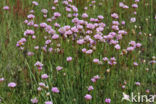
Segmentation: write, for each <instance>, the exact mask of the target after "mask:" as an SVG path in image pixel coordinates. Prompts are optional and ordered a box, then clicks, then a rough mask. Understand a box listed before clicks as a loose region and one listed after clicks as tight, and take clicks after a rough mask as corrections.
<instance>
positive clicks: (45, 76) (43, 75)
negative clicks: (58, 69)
mask: <svg viewBox="0 0 156 104" xmlns="http://www.w3.org/2000/svg"><path fill="white" fill-rule="evenodd" d="M41 77H42V79H47V78H48V77H49V76H48V75H47V74H42V76H41Z"/></svg>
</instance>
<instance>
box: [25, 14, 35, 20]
mask: <svg viewBox="0 0 156 104" xmlns="http://www.w3.org/2000/svg"><path fill="white" fill-rule="evenodd" d="M27 18H28V19H33V18H35V16H34V15H33V14H29V15H28V16H27Z"/></svg>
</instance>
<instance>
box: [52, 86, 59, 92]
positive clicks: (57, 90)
mask: <svg viewBox="0 0 156 104" xmlns="http://www.w3.org/2000/svg"><path fill="white" fill-rule="evenodd" d="M51 91H52V92H53V93H59V92H60V91H59V89H58V88H57V87H52V89H51Z"/></svg>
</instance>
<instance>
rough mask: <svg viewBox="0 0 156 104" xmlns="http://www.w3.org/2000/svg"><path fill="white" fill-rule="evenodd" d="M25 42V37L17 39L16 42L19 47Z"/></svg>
mask: <svg viewBox="0 0 156 104" xmlns="http://www.w3.org/2000/svg"><path fill="white" fill-rule="evenodd" d="M25 42H26V39H25V38H22V39H21V40H19V41H18V42H17V44H16V46H17V47H20V46H22V45H24V43H25Z"/></svg>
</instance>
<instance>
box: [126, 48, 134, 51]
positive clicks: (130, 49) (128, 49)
mask: <svg viewBox="0 0 156 104" xmlns="http://www.w3.org/2000/svg"><path fill="white" fill-rule="evenodd" d="M134 49H135V48H134V47H128V48H127V51H133V50H134Z"/></svg>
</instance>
